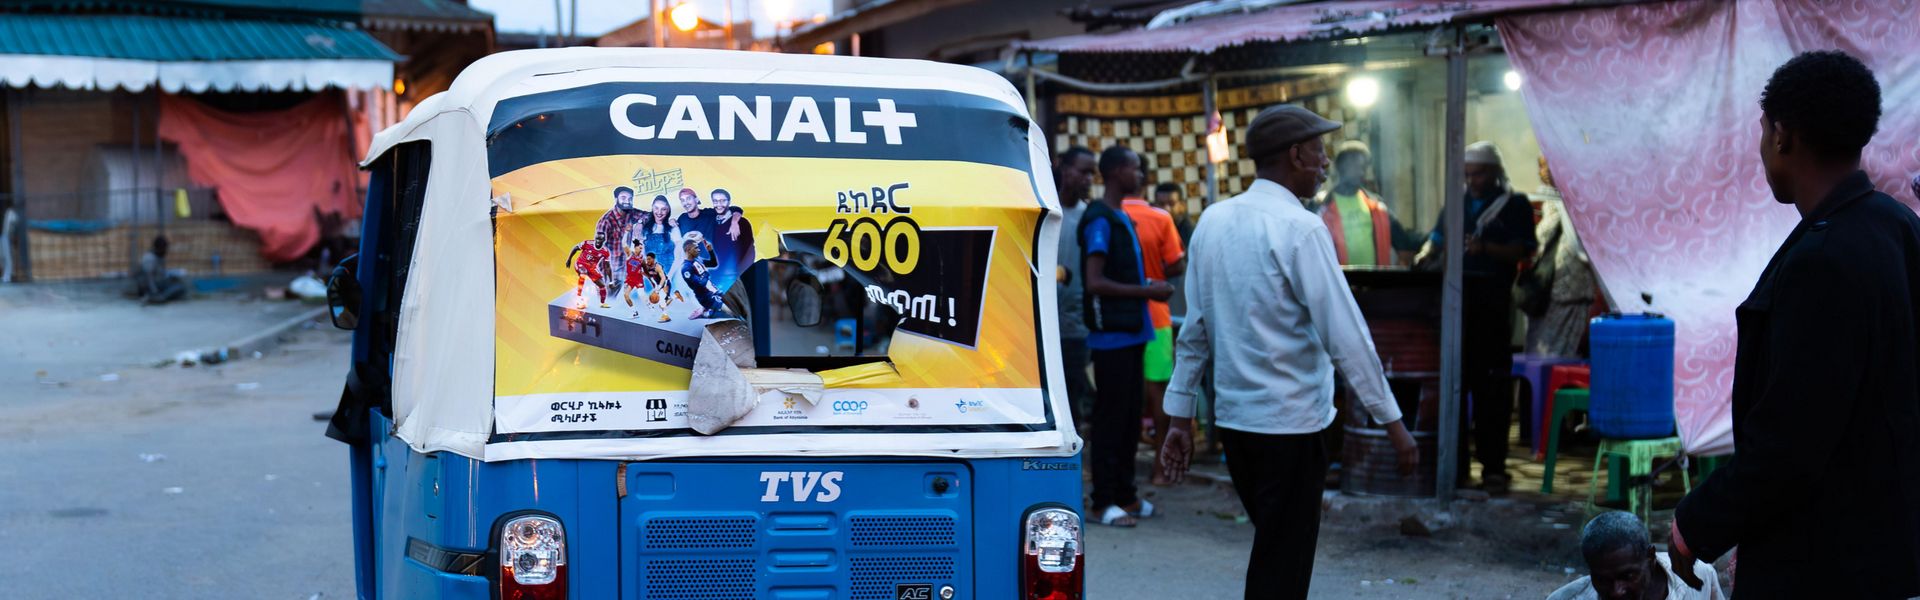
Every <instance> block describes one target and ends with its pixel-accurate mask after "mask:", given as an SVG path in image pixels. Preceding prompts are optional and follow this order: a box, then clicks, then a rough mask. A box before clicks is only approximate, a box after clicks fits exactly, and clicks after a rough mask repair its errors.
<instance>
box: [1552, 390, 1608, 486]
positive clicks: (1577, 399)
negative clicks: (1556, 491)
mask: <svg viewBox="0 0 1920 600" xmlns="http://www.w3.org/2000/svg"><path fill="white" fill-rule="evenodd" d="M1587 398H1588V392H1587V390H1586V389H1584V388H1561V390H1560V392H1559V393H1556V394H1554V395H1553V420H1552V421H1549V422H1548V423H1547V464H1546V474H1545V475H1544V476H1543V477H1541V478H1540V493H1541V494H1542V495H1547V494H1552V493H1553V465H1554V463H1557V462H1559V461H1560V422H1561V421H1562V420H1563V419H1565V418H1566V417H1567V413H1570V412H1573V411H1576V410H1578V411H1583V412H1584V411H1586V410H1587ZM1593 464H1595V465H1598V464H1600V458H1599V457H1598V456H1596V457H1594V461H1593Z"/></svg>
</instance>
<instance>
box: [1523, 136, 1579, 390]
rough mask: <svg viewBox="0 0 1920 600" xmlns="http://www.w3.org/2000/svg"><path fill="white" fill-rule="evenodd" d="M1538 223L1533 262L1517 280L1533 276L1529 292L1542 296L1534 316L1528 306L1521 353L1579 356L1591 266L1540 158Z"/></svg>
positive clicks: (1549, 172)
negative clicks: (1524, 343)
mask: <svg viewBox="0 0 1920 600" xmlns="http://www.w3.org/2000/svg"><path fill="white" fill-rule="evenodd" d="M1534 199H1535V200H1539V201H1540V223H1539V224H1538V225H1535V226H1534V237H1536V238H1538V239H1539V240H1540V252H1539V253H1538V254H1537V255H1535V256H1534V257H1533V270H1532V271H1531V272H1530V273H1528V274H1525V275H1522V277H1534V278H1535V281H1536V282H1537V284H1539V285H1537V287H1536V288H1535V290H1534V291H1535V293H1541V294H1544V295H1546V296H1547V297H1546V298H1545V300H1546V301H1545V302H1542V303H1539V306H1540V308H1542V310H1540V311H1539V312H1538V314H1535V313H1534V312H1532V309H1531V308H1529V307H1526V306H1524V302H1523V306H1522V307H1521V309H1522V310H1525V311H1529V312H1528V315H1527V317H1528V319H1529V323H1528V326H1527V353H1529V354H1539V355H1544V356H1569V357H1571V356H1581V355H1583V354H1585V353H1584V352H1582V351H1581V347H1582V346H1583V344H1582V342H1583V341H1584V340H1586V337H1587V320H1588V316H1589V313H1591V312H1593V296H1594V276H1593V263H1592V262H1589V261H1588V260H1587V250H1586V248H1584V247H1582V246H1581V245H1580V236H1579V235H1576V234H1575V233H1574V231H1573V221H1572V220H1571V218H1570V217H1568V216H1567V206H1566V203H1565V202H1563V201H1561V199H1560V190H1559V189H1558V188H1555V187H1554V186H1553V172H1551V171H1549V170H1547V157H1544V156H1542V157H1540V190H1539V191H1537V192H1535V195H1534Z"/></svg>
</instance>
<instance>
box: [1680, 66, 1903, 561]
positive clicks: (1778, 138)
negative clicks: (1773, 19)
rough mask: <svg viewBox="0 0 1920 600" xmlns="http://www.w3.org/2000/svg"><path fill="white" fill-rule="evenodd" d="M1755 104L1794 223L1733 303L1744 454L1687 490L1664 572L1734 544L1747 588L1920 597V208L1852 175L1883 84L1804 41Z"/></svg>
mask: <svg viewBox="0 0 1920 600" xmlns="http://www.w3.org/2000/svg"><path fill="white" fill-rule="evenodd" d="M1760 108H1761V111H1762V113H1763V115H1762V117H1761V123H1760V124H1761V128H1762V131H1761V136H1760V159H1761V162H1762V163H1764V165H1765V169H1766V176H1767V185H1768V186H1769V187H1771V188H1773V195H1774V198H1775V199H1777V200H1779V201H1780V202H1781V203H1782V204H1792V205H1793V206H1794V208H1796V209H1798V210H1799V211H1800V215H1801V220H1800V223H1799V224H1798V225H1796V226H1795V227H1794V229H1793V231H1792V232H1791V233H1789V234H1788V235H1787V241H1786V243H1784V244H1782V245H1781V246H1780V250H1779V251H1778V252H1776V253H1775V254H1774V256H1773V260H1772V261H1771V262H1769V263H1768V264H1767V268H1766V271H1765V272H1763V273H1762V274H1761V276H1760V282H1759V284H1757V285H1755V286H1754V289H1753V293H1752V295H1750V296H1748V297H1747V300H1746V301H1745V302H1744V303H1742V304H1741V305H1740V308H1739V309H1738V310H1737V311H1736V313H1735V314H1736V317H1737V319H1738V323H1739V328H1740V331H1739V348H1738V352H1739V354H1738V355H1737V358H1736V359H1735V365H1734V380H1733V435H1734V444H1735V447H1736V449H1737V452H1738V454H1737V455H1736V456H1735V457H1734V459H1733V461H1732V462H1731V463H1729V464H1728V465H1727V466H1726V467H1725V468H1722V469H1720V470H1718V471H1715V472H1714V473H1713V475H1712V476H1711V477H1708V478H1707V480H1706V481H1705V482H1704V483H1702V484H1701V485H1700V487H1698V488H1695V489H1694V490H1693V492H1692V493H1690V494H1688V495H1687V497H1686V498H1685V499H1684V500H1682V501H1681V502H1680V507H1679V509H1678V510H1677V511H1676V512H1675V516H1674V524H1673V532H1672V533H1673V544H1672V549H1673V552H1672V553H1671V556H1672V558H1673V564H1674V571H1675V572H1676V573H1679V574H1680V575H1681V577H1682V579H1692V576H1691V575H1692V573H1693V570H1692V569H1691V568H1690V565H1691V563H1692V561H1693V560H1695V559H1696V558H1698V559H1700V560H1713V559H1715V558H1718V557H1719V556H1721V555H1722V554H1725V553H1727V552H1728V551H1730V550H1733V549H1734V548H1735V547H1736V546H1737V547H1738V548H1739V560H1740V563H1741V564H1740V568H1739V570H1738V571H1737V572H1736V577H1737V578H1736V579H1735V581H1734V590H1735V593H1736V594H1737V597H1740V598H1907V597H1911V596H1916V595H1920V329H1917V327H1920V303H1917V302H1916V300H1917V299H1916V298H1915V294H1916V292H1920V218H1916V217H1915V216H1914V213H1913V211H1911V210H1909V209H1907V208H1906V207H1905V206H1902V205H1901V204H1900V203H1898V202H1895V201H1894V200H1893V198H1892V197H1889V196H1887V195H1886V194H1883V193H1880V192H1877V191H1875V190H1874V189H1873V184H1872V182H1871V181H1869V180H1868V179H1867V175H1866V173H1864V172H1862V171H1860V151H1861V149H1862V148H1864V147H1865V146H1866V145H1867V142H1868V140H1870V139H1872V137H1873V133H1874V129H1875V128H1876V127H1878V123H1879V119H1880V87H1879V85H1878V84H1877V83H1875V82H1874V79H1873V73H1872V72H1871V71H1869V70H1867V67H1866V66H1865V65H1862V64H1860V62H1859V61H1857V60H1855V59H1854V58H1853V57H1850V56H1847V55H1846V54H1843V53H1840V52H1833V51H1826V52H1809V53H1806V54H1801V55H1800V56H1797V57H1794V58H1793V60H1790V61H1788V62H1787V63H1786V64H1785V65H1783V66H1781V67H1780V68H1779V70H1776V71H1774V73H1773V77H1772V79H1770V80H1768V81H1767V86H1766V89H1765V90H1764V91H1762V92H1761V95H1760ZM1688 583H1694V582H1692V581H1689V582H1688ZM1695 587H1698V586H1695Z"/></svg>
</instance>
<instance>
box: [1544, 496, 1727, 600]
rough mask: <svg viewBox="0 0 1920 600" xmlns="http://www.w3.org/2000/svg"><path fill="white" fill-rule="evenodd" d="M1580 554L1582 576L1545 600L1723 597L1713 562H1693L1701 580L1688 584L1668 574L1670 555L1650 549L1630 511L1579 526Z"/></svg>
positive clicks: (1714, 599) (1712, 599) (1644, 526)
mask: <svg viewBox="0 0 1920 600" xmlns="http://www.w3.org/2000/svg"><path fill="white" fill-rule="evenodd" d="M1580 556H1581V558H1584V559H1586V561H1587V573H1588V575H1587V576H1586V577H1581V578H1579V579H1575V580H1573V581H1572V582H1570V583H1568V584H1567V585H1564V586H1561V587H1560V589H1558V590H1554V591H1553V593H1552V594H1548V595H1547V600H1640V599H1641V598H1659V597H1661V595H1662V594H1664V595H1665V597H1666V600H1725V599H1726V597H1727V596H1726V594H1723V593H1721V592H1720V577H1719V576H1718V575H1715V574H1714V572H1713V565H1708V564H1695V565H1694V566H1693V576H1694V577H1696V578H1698V579H1699V580H1701V581H1702V582H1704V583H1705V585H1704V586H1703V587H1701V588H1699V589H1695V588H1693V587H1690V586H1689V585H1688V584H1687V583H1686V582H1685V581H1684V580H1682V579H1681V578H1680V576H1679V575H1675V574H1674V572H1673V564H1672V560H1673V559H1672V558H1670V557H1669V556H1668V554H1667V553H1665V552H1659V551H1656V550H1654V549H1653V543H1652V541H1650V540H1648V539H1647V524H1646V523H1642V522H1641V521H1640V517H1636V516H1633V513H1630V512H1623V511H1612V512H1606V513H1601V514H1600V516H1598V517H1594V518H1593V520H1592V521H1588V522H1587V526H1586V527H1585V528H1583V529H1581V530H1580Z"/></svg>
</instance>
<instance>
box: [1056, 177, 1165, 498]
mask: <svg viewBox="0 0 1920 600" xmlns="http://www.w3.org/2000/svg"><path fill="white" fill-rule="evenodd" d="M1100 179H1101V181H1102V183H1104V184H1105V189H1104V193H1103V194H1102V196H1101V198H1100V200H1099V201H1096V202H1093V203H1091V204H1088V205H1087V212H1086V215H1085V216H1082V217H1081V221H1080V231H1079V235H1080V256H1081V258H1080V272H1081V274H1082V278H1081V282H1082V285H1081V292H1082V296H1081V305H1082V310H1083V311H1084V313H1083V314H1084V317H1085V319H1086V324H1087V329H1088V331H1089V333H1088V335H1087V347H1088V348H1090V349H1091V350H1092V355H1093V378H1094V381H1093V384H1094V400H1093V419H1092V424H1091V425H1092V427H1093V436H1092V438H1093V439H1091V440H1088V442H1087V461H1088V466H1089V467H1091V470H1092V472H1093V493H1092V496H1093V511H1094V512H1093V513H1092V514H1093V515H1094V518H1095V522H1097V523H1100V524H1102V525H1113V526H1116V527H1132V526H1134V525H1135V524H1136V523H1138V522H1139V519H1141V518H1144V517H1151V516H1153V514H1154V511H1153V503H1151V502H1147V501H1146V500H1144V499H1141V498H1140V497H1139V495H1138V494H1137V493H1136V491H1137V490H1135V488H1134V484H1133V475H1134V473H1133V454H1134V449H1135V447H1136V446H1138V445H1139V435H1140V409H1141V406H1140V402H1141V392H1140V384H1141V382H1142V381H1143V377H1144V375H1143V374H1142V372H1141V371H1142V366H1143V361H1145V360H1146V346H1147V342H1151V341H1153V319H1152V318H1151V317H1150V316H1149V315H1148V312H1147V301H1148V300H1162V301H1164V300H1166V299H1167V298H1168V297H1170V296H1172V295H1173V286H1172V285H1169V284H1167V282H1165V281H1159V280H1152V279H1148V278H1147V273H1146V265H1145V261H1144V260H1142V256H1141V252H1140V244H1139V243H1138V242H1137V240H1136V236H1135V235H1134V227H1133V222H1132V221H1131V220H1130V219H1128V218H1127V212H1126V209H1125V207H1126V201H1127V200H1128V199H1131V198H1138V196H1139V194H1140V188H1141V187H1142V185H1143V183H1144V182H1143V177H1142V176H1141V173H1140V155H1138V154H1135V153H1134V152H1133V150H1131V149H1128V148H1127V147H1126V146H1109V147H1107V149H1105V150H1102V151H1101V152H1100Z"/></svg>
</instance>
